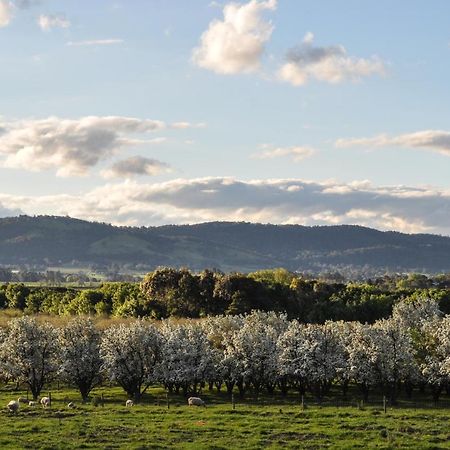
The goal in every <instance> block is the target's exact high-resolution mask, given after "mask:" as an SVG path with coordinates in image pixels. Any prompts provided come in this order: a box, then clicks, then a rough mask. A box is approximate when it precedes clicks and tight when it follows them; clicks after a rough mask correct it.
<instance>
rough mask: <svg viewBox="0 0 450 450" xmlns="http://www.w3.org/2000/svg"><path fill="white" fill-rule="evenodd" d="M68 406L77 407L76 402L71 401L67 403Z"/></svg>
mask: <svg viewBox="0 0 450 450" xmlns="http://www.w3.org/2000/svg"><path fill="white" fill-rule="evenodd" d="M67 407H68V408H70V409H74V408H76V407H77V406H76V405H75V403H74V402H69V404H68V405H67Z"/></svg>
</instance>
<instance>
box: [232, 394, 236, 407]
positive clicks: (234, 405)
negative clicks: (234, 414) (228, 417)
mask: <svg viewBox="0 0 450 450" xmlns="http://www.w3.org/2000/svg"><path fill="white" fill-rule="evenodd" d="M231 404H232V406H233V410H234V409H236V403H235V402H234V394H233V393H231Z"/></svg>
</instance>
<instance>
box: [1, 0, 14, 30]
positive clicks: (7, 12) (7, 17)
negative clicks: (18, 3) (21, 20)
mask: <svg viewBox="0 0 450 450" xmlns="http://www.w3.org/2000/svg"><path fill="white" fill-rule="evenodd" d="M12 16H13V5H12V3H11V2H10V1H9V0H0V28H2V27H6V26H8V25H9V23H10V22H11V19H12Z"/></svg>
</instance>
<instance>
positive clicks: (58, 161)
mask: <svg viewBox="0 0 450 450" xmlns="http://www.w3.org/2000/svg"><path fill="white" fill-rule="evenodd" d="M164 127H165V124H164V123H163V122H161V121H157V120H144V119H137V118H132V117H120V116H106V117H98V116H88V117H83V118H81V119H77V120H70V119H60V118H57V117H50V118H48V119H41V120H21V121H17V122H5V123H1V122H0V130H3V132H2V133H0V155H2V154H3V155H4V157H5V159H4V160H3V161H2V165H3V166H4V167H16V168H22V169H26V170H33V171H40V170H46V169H56V174H57V175H59V176H68V175H85V174H86V173H87V171H88V169H89V168H91V167H93V166H95V165H96V164H98V163H99V162H100V161H102V160H105V159H108V158H110V157H112V156H113V155H114V154H115V153H116V152H117V151H118V150H119V149H121V148H122V147H129V146H132V145H137V144H145V143H152V141H151V140H150V141H145V140H142V139H136V138H135V137H134V135H136V134H145V133H149V132H153V131H157V130H161V129H163V128H164ZM157 139H161V138H157Z"/></svg>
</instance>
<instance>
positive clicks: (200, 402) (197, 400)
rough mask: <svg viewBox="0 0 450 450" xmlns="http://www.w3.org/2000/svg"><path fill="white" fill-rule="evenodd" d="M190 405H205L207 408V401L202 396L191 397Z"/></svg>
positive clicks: (189, 399)
mask: <svg viewBox="0 0 450 450" xmlns="http://www.w3.org/2000/svg"><path fill="white" fill-rule="evenodd" d="M188 405H189V406H204V407H205V408H206V403H205V402H204V401H203V400H202V399H201V398H200V397H189V398H188Z"/></svg>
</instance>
